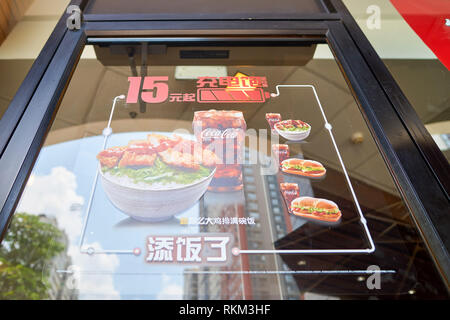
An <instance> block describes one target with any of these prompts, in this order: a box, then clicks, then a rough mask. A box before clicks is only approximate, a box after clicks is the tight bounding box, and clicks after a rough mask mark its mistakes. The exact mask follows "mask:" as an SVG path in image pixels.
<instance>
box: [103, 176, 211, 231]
mask: <svg viewBox="0 0 450 320" xmlns="http://www.w3.org/2000/svg"><path fill="white" fill-rule="evenodd" d="M215 172H216V170H215V169H214V170H213V171H212V172H211V174H210V175H209V176H208V177H205V178H203V179H201V180H199V181H197V182H195V183H193V184H190V185H186V186H179V187H174V188H167V189H151V188H150V186H149V188H138V187H136V188H135V187H128V186H123V185H120V184H118V183H117V182H115V181H112V180H111V179H109V178H108V177H106V176H105V175H104V174H103V173H102V171H101V169H99V173H100V177H101V181H102V185H103V190H104V191H105V193H106V195H107V196H108V198H109V200H110V201H111V202H112V203H113V205H114V206H115V207H116V208H118V209H119V210H121V211H122V212H124V213H125V214H127V215H129V216H130V217H132V218H133V219H136V220H139V221H146V222H158V221H163V220H168V219H170V218H171V217H173V216H174V215H176V214H178V213H181V212H183V211H184V210H186V209H189V208H190V207H191V206H193V205H194V204H195V203H196V202H197V201H198V200H199V199H200V198H201V197H202V195H203V194H204V193H205V192H206V190H207V189H208V186H209V184H210V182H211V180H212V178H213V176H214V173H215Z"/></svg>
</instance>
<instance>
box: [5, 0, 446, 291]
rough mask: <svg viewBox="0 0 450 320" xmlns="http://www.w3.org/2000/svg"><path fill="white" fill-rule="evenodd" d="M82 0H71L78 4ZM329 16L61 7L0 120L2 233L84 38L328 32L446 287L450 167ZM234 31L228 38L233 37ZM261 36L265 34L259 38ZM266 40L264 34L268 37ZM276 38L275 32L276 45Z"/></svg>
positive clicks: (348, 29) (336, 15)
mask: <svg viewBox="0 0 450 320" xmlns="http://www.w3.org/2000/svg"><path fill="white" fill-rule="evenodd" d="M88 3H89V1H88V0H72V2H71V4H75V5H78V6H80V8H81V9H82V10H83V9H84V8H85V6H86V5H87V4H88ZM324 3H326V5H327V8H334V9H330V10H329V11H330V13H329V14H328V16H327V15H326V14H321V15H320V16H317V17H310V19H306V18H303V19H298V20H289V21H279V20H276V21H275V20H255V21H253V20H252V21H249V20H195V21H194V20H182V19H180V20H176V21H175V20H171V21H155V20H139V21H136V20H134V18H133V16H132V15H130V16H125V17H122V18H121V21H110V20H108V19H110V17H109V18H108V17H107V16H105V17H102V16H98V15H96V16H95V17H89V16H87V17H86V20H85V21H84V23H83V24H82V27H81V29H80V30H75V31H69V30H67V28H66V19H67V17H68V15H67V14H64V15H63V16H62V17H61V19H60V21H59V22H58V24H57V26H56V28H55V30H54V31H53V33H52V35H51V36H50V38H49V40H48V42H47V43H46V45H45V46H44V48H43V50H42V52H41V54H40V55H39V57H38V58H37V59H36V61H35V63H34V64H33V66H32V68H31V69H30V72H29V73H28V75H27V77H26V78H25V80H24V82H23V84H22V85H21V87H20V88H19V90H18V92H17V93H16V95H15V97H14V98H13V100H12V102H11V104H10V106H9V107H8V110H7V111H6V112H5V114H4V116H3V117H2V118H1V119H0V132H1V136H0V177H1V181H2V183H1V185H0V240H1V239H3V237H4V234H5V232H6V229H7V226H8V224H9V222H10V220H11V217H12V215H13V213H14V210H15V208H16V206H17V204H18V200H19V199H20V195H21V193H22V191H23V189H24V187H25V184H26V181H27V179H28V176H29V174H30V172H31V170H32V168H33V165H34V163H35V161H36V158H37V156H38V154H39V151H40V149H41V146H42V144H43V142H44V140H45V137H46V135H47V133H48V131H49V129H50V127H51V124H52V122H53V119H54V117H55V115H56V112H57V110H58V107H59V104H60V102H61V100H62V97H63V95H64V92H65V90H66V88H67V86H68V84H69V82H70V79H71V76H72V73H73V72H74V70H75V68H76V65H77V63H78V60H79V57H80V55H81V52H82V50H83V48H84V46H85V44H86V43H87V40H88V38H93V37H111V38H112V39H113V38H115V37H131V36H134V37H136V36H139V37H164V36H165V37H176V38H177V39H178V40H180V41H182V40H183V39H186V37H191V38H192V37H195V38H196V39H198V41H204V42H207V41H210V40H211V37H214V39H215V40H214V41H222V42H223V43H226V42H227V41H228V42H229V41H236V39H238V38H240V39H246V38H247V39H248V38H255V37H257V38H258V41H261V42H264V41H266V40H267V38H265V37H267V36H273V35H279V39H278V40H276V39H275V41H282V39H283V38H284V37H286V36H289V39H290V41H292V39H295V38H296V39H297V40H298V41H305V40H308V39H309V40H311V39H317V37H322V38H323V39H326V41H327V42H328V44H329V45H330V48H331V49H332V51H333V53H334V55H335V57H336V60H337V62H338V63H339V65H340V67H341V69H342V70H343V73H344V74H345V76H346V80H347V81H348V83H349V86H350V88H351V89H352V90H353V92H354V94H355V97H356V98H357V101H358V103H359V107H360V109H361V112H362V114H363V116H364V117H365V119H366V121H367V123H368V126H369V129H370V130H371V132H372V134H373V136H374V138H375V141H376V143H377V145H378V147H379V149H380V151H381V153H382V156H383V158H384V160H385V162H386V164H387V166H388V168H389V170H390V172H391V174H392V176H393V177H394V180H395V181H396V183H397V186H398V188H399V191H400V193H401V194H402V196H403V198H404V200H405V202H406V205H407V206H408V208H409V209H410V211H411V213H412V217H413V219H414V221H415V222H416V225H417V227H418V229H419V231H420V232H421V234H422V237H423V239H424V241H425V243H426V245H427V247H428V248H429V250H430V252H431V256H432V257H433V258H434V260H435V262H436V265H437V267H438V269H439V271H440V272H441V274H442V275H443V278H444V281H445V282H446V284H447V286H448V279H449V275H450V259H449V253H448V252H449V248H450V239H449V235H448V230H450V218H448V215H447V211H448V208H449V197H448V190H449V185H448V184H449V183H450V181H449V180H450V179H448V177H449V176H450V166H449V165H448V162H447V160H446V159H445V157H444V156H443V154H442V152H441V151H440V150H439V149H438V147H437V146H436V144H435V143H434V141H433V139H432V138H431V136H430V134H429V133H428V132H427V131H426V129H425V127H424V126H423V123H422V122H421V121H420V120H419V118H418V116H417V114H416V113H415V111H414V109H413V108H412V106H411V105H410V104H409V102H408V101H407V99H406V97H405V96H404V95H403V93H402V92H401V90H400V88H399V87H398V85H397V84H396V82H395V81H394V79H393V78H392V76H391V75H390V73H389V72H388V70H387V68H386V67H385V65H384V64H383V63H382V61H381V60H380V58H379V57H378V56H377V54H376V52H375V51H374V49H373V48H372V46H371V45H370V43H369V42H368V40H367V39H366V38H365V36H364V35H363V34H362V32H361V30H360V29H359V28H358V26H357V25H356V22H355V21H354V19H353V18H352V17H351V15H350V14H349V12H348V11H347V9H346V8H345V7H344V5H343V4H342V3H341V1H340V0H329V1H325V0H324ZM230 37H231V38H230ZM265 39H266V40H265ZM267 41H268V40H267ZM273 41H274V39H272V40H271V43H272V44H273Z"/></svg>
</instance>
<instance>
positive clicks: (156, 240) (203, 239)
mask: <svg viewBox="0 0 450 320" xmlns="http://www.w3.org/2000/svg"><path fill="white" fill-rule="evenodd" d="M232 239H233V236H232V235H231V234H228V233H220V234H214V233H207V234H206V233H199V234H195V235H176V236H174V235H172V236H160V235H158V236H148V237H147V244H146V247H147V250H146V256H145V261H146V262H147V263H174V264H185V265H202V266H206V265H210V266H223V265H226V264H227V262H228V261H229V260H230V259H229V258H230V255H231V250H232V244H233V241H232ZM230 261H231V260H230Z"/></svg>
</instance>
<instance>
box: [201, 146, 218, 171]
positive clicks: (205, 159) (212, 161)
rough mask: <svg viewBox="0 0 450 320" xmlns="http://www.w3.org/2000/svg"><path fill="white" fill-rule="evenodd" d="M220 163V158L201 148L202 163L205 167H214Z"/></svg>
mask: <svg viewBox="0 0 450 320" xmlns="http://www.w3.org/2000/svg"><path fill="white" fill-rule="evenodd" d="M220 163H221V160H220V158H219V157H218V156H217V155H216V154H215V153H214V152H212V151H211V150H208V149H203V152H202V164H203V165H204V166H205V167H215V166H216V165H218V164H220Z"/></svg>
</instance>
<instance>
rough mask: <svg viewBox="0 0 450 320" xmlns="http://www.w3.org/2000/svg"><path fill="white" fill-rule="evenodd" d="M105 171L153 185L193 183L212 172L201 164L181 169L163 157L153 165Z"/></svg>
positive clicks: (105, 168) (104, 171)
mask: <svg viewBox="0 0 450 320" xmlns="http://www.w3.org/2000/svg"><path fill="white" fill-rule="evenodd" d="M102 172H103V173H107V172H108V173H109V174H110V175H113V176H117V177H123V176H126V177H128V178H130V179H132V180H133V182H134V183H136V184H137V183H146V184H148V185H152V184H154V183H160V184H169V183H177V184H186V185H187V184H191V183H194V182H195V181H197V180H200V179H202V178H206V177H207V176H209V175H210V174H211V169H208V168H206V167H204V166H200V168H199V169H197V170H190V169H181V168H176V167H172V166H169V165H167V164H165V163H164V162H163V161H162V160H161V159H159V158H156V160H155V163H154V164H153V166H151V167H142V168H139V167H136V168H130V167H124V168H119V167H114V168H107V167H103V168H102Z"/></svg>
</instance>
